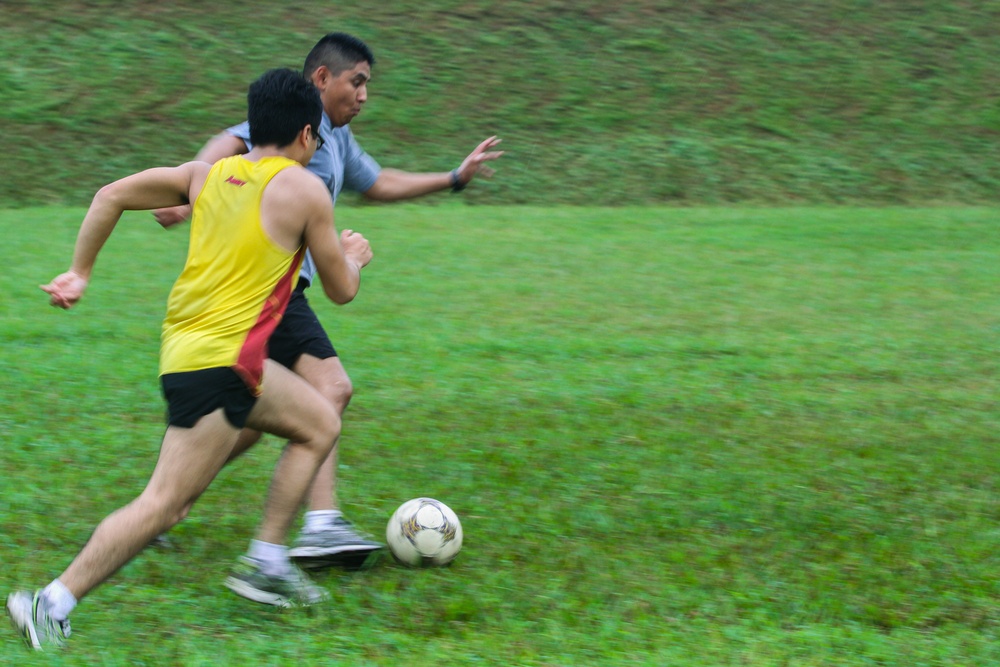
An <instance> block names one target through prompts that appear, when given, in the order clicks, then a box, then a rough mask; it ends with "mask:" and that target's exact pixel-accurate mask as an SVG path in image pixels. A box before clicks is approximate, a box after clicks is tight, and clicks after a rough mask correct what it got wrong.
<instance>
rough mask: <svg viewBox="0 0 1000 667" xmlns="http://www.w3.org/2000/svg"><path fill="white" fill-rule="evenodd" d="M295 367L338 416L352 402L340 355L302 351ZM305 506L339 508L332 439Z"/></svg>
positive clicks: (350, 386)
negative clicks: (321, 357) (314, 354)
mask: <svg viewBox="0 0 1000 667" xmlns="http://www.w3.org/2000/svg"><path fill="white" fill-rule="evenodd" d="M294 370H295V372H296V373H297V374H298V375H300V376H302V377H303V378H304V379H305V380H306V382H308V383H309V384H311V385H312V386H313V387H315V388H316V389H317V390H318V391H319V393H320V394H322V395H323V397H324V398H326V400H327V401H329V402H330V404H331V405H332V406H333V409H334V410H336V412H337V415H338V416H341V417H342V416H343V414H344V411H345V410H346V409H347V404H348V403H350V402H351V395H352V393H353V387H352V385H351V379H350V378H349V377H348V376H347V371H346V370H344V365H343V364H342V363H341V361H340V359H339V358H337V357H328V358H327V359H317V358H316V357H314V356H312V355H309V354H303V355H302V356H301V357H299V360H298V361H296V362H295V369H294ZM338 440H339V439H338ZM308 507H309V509H310V510H332V509H338V502H337V443H334V446H333V449H332V450H331V451H330V455H329V456H328V457H327V458H326V460H325V461H323V466H322V467H321V468H320V469H319V472H318V473H317V474H316V479H315V480H314V481H313V485H312V487H311V488H310V490H309V505H308Z"/></svg>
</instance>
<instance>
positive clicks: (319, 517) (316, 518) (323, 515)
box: [303, 510, 341, 533]
mask: <svg viewBox="0 0 1000 667" xmlns="http://www.w3.org/2000/svg"><path fill="white" fill-rule="evenodd" d="M340 516H341V514H340V510H314V511H312V512H306V515H305V526H304V527H303V530H305V531H306V532H307V533H318V532H320V531H321V530H323V529H324V528H326V527H327V526H329V525H330V524H331V523H332V522H333V520H334V519H336V518H338V517H340Z"/></svg>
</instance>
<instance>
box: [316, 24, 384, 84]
mask: <svg viewBox="0 0 1000 667" xmlns="http://www.w3.org/2000/svg"><path fill="white" fill-rule="evenodd" d="M362 60H363V61H365V62H367V63H368V65H369V66H371V65H374V64H375V56H374V55H372V50H371V49H369V48H368V45H367V44H365V43H364V42H362V41H361V40H360V39H358V38H357V37H355V36H354V35H348V34H347V33H344V32H331V33H330V34H328V35H326V36H324V37H323V39H321V40H319V41H318V42H316V46H314V47H313V48H312V51H310V52H309V55H308V56H306V62H305V65H303V67H302V74H303V76H305V77H306V78H307V79H310V78H312V75H313V72H315V71H316V70H317V69H318V68H319V67H320V66H321V65H326V68H327V69H328V70H330V73H331V74H333V75H334V76H337V75H338V74H340V73H341V72H343V71H344V70H346V69H351V68H353V67H354V66H355V65H357V64H358V63H359V62H361V61H362Z"/></svg>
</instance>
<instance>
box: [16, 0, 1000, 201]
mask: <svg viewBox="0 0 1000 667" xmlns="http://www.w3.org/2000/svg"><path fill="white" fill-rule="evenodd" d="M331 31H345V32H350V33H353V34H355V35H357V36H359V37H361V38H362V39H364V40H365V41H366V42H367V43H368V44H369V45H370V46H371V48H372V49H373V50H374V52H375V55H376V59H377V62H376V65H375V68H374V81H373V83H372V85H371V87H370V89H369V94H370V98H369V102H368V104H367V106H366V108H365V110H364V111H363V112H362V115H361V116H359V117H358V118H357V119H356V120H355V121H354V123H352V128H353V129H354V132H355V135H356V136H357V137H358V139H359V141H360V143H361V145H362V146H363V147H364V148H365V149H366V150H367V151H368V152H369V153H370V154H372V155H373V156H374V157H375V158H376V159H377V160H378V161H379V162H380V163H381V164H382V165H383V166H384V167H399V168H404V169H410V170H439V169H440V170H445V169H450V168H452V167H453V166H456V165H457V163H458V162H459V161H460V160H461V159H462V157H464V156H465V155H466V154H467V153H468V152H469V151H470V150H471V149H472V148H473V147H474V146H475V145H476V144H477V143H478V142H479V141H480V140H481V139H482V138H484V137H486V136H489V135H491V134H498V135H500V136H501V137H502V138H503V140H504V146H505V148H506V149H507V150H508V151H510V152H509V154H508V156H507V157H506V158H505V159H504V161H503V164H502V166H501V167H502V177H500V178H497V179H495V180H494V181H493V182H492V183H491V184H489V186H488V187H482V188H478V187H477V188H473V189H470V191H469V192H468V193H466V195H463V197H464V201H467V202H484V201H488V202H490V203H532V204H545V203H559V204H566V203H569V204H575V203H579V204H590V205H594V204H608V205H624V204H683V205H687V204H726V203H735V202H740V203H768V204H775V203H778V204H780V203H785V202H791V203H799V204H803V203H819V204H825V203H848V204H858V203H863V204H882V203H894V204H899V203H903V204H917V203H938V202H940V203H949V204H953V203H987V202H992V201H995V199H996V192H997V185H998V184H1000V166H998V160H997V156H998V155H1000V153H998V150H997V149H998V147H1000V108H998V100H1000V98H998V89H1000V85H998V84H1000V73H998V68H997V66H996V63H998V62H1000V2H995V1H972V0H969V1H961V0H955V1H940V2H926V1H921V2H918V1H915V0H894V1H892V2H878V1H874V0H830V1H827V2H801V1H800V0H766V1H753V0H742V1H737V0H713V1H706V0H685V1H673V0H620V1H619V2H617V3H609V2H605V1H603V0H602V1H600V2H597V1H594V0H531V1H530V2H528V1H521V0H503V1H496V0H462V1H458V0H433V1H427V0H420V1H408V0H401V1H395V2H386V3H334V2H311V1H299V2H254V3H252V6H251V5H234V4H233V3H205V2H200V1H199V2H189V1H179V2H168V3H149V2H112V1H90V2H82V1H81V2H72V1H65V2H52V1H44V0H42V1H40V0H31V2H17V1H15V2H10V1H7V0H4V1H3V2H0V91H2V93H0V95H2V103H0V142H2V146H3V153H4V161H3V178H2V179H0V206H4V207H20V206H27V205H37V204H47V203H60V204H83V203H86V202H88V201H89V198H90V196H91V194H92V193H93V191H94V190H95V189H96V188H97V187H99V186H100V185H102V184H104V183H106V182H108V181H110V180H113V179H115V178H119V177H121V176H123V175H126V174H128V173H130V172H132V171H135V170H138V169H142V168H145V167H149V166H155V165H162V164H174V163H178V162H181V161H184V160H187V159H190V158H191V157H192V156H193V155H194V154H195V152H196V151H197V150H198V148H199V147H200V146H201V145H202V144H203V143H204V141H205V140H206V139H208V138H209V137H210V136H211V135H212V134H214V133H215V132H217V131H219V130H220V129H222V128H225V127H227V126H229V125H230V124H234V123H236V122H238V121H240V120H242V119H243V117H244V113H245V112H244V104H245V91H246V87H247V85H248V84H249V82H250V81H251V80H253V79H254V78H255V77H256V76H257V75H259V74H260V73H261V72H262V71H263V70H265V69H267V68H270V67H275V66H290V67H295V68H300V67H301V64H302V60H303V59H304V57H305V54H306V53H307V52H308V50H309V49H310V48H311V47H312V45H313V44H314V43H315V42H316V40H317V39H318V38H319V37H320V36H322V35H323V34H325V33H326V32H331ZM432 200H433V198H432ZM432 200H428V201H432ZM439 200H440V199H439Z"/></svg>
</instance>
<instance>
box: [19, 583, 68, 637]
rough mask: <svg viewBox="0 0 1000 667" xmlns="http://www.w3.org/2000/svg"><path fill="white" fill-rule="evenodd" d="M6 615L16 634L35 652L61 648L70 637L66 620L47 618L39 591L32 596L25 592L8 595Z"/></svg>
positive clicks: (47, 614) (46, 610)
mask: <svg viewBox="0 0 1000 667" xmlns="http://www.w3.org/2000/svg"><path fill="white" fill-rule="evenodd" d="M7 615H8V616H10V622H11V625H13V626H14V629H15V630H17V633H18V634H19V635H21V637H22V638H23V639H24V641H25V643H26V644H27V645H28V646H30V647H31V648H33V649H35V650H39V651H40V650H42V649H43V648H45V647H46V646H56V647H58V646H63V645H64V644H65V643H66V638H67V637H69V635H70V629H69V621H68V620H65V621H57V620H56V619H54V618H52V617H51V616H49V613H48V609H46V607H45V603H44V602H43V601H42V592H41V591H35V593H34V595H32V594H31V593H29V592H27V591H17V592H14V593H11V594H10V595H8V596H7Z"/></svg>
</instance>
